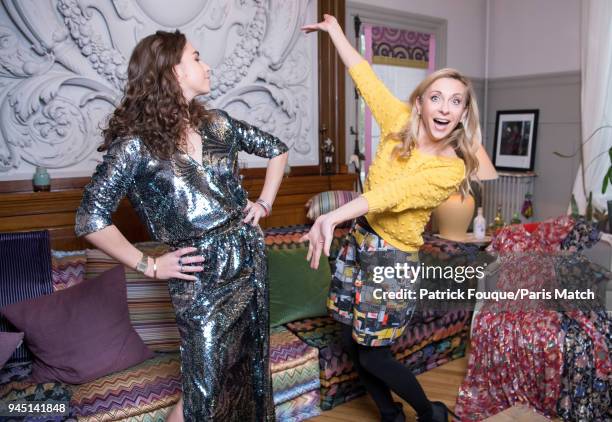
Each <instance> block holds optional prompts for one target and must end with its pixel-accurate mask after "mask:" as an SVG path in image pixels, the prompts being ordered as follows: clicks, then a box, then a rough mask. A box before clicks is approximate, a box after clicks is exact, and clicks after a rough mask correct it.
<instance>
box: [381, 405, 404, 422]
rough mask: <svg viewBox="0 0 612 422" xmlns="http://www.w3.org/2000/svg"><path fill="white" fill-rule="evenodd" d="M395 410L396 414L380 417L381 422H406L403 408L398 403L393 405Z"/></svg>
mask: <svg viewBox="0 0 612 422" xmlns="http://www.w3.org/2000/svg"><path fill="white" fill-rule="evenodd" d="M393 404H394V405H395V408H396V412H395V413H394V414H393V415H384V414H383V415H382V419H381V422H406V417H405V416H404V406H403V405H402V404H401V403H399V402H394V403H393Z"/></svg>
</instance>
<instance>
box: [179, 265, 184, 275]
mask: <svg viewBox="0 0 612 422" xmlns="http://www.w3.org/2000/svg"><path fill="white" fill-rule="evenodd" d="M182 272H183V264H181V268H180V269H179V273H182Z"/></svg>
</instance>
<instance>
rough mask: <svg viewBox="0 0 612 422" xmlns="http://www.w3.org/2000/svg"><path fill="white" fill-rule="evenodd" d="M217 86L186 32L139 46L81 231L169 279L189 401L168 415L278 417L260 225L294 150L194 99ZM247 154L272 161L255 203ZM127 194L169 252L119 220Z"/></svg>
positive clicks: (89, 189) (81, 213)
mask: <svg viewBox="0 0 612 422" xmlns="http://www.w3.org/2000/svg"><path fill="white" fill-rule="evenodd" d="M208 92H210V82H209V67H208V65H206V64H205V63H203V62H201V61H200V60H199V53H198V52H197V51H196V50H195V49H194V48H193V46H192V45H191V43H189V42H188V41H187V39H186V38H185V35H183V34H181V33H180V32H178V31H176V32H174V33H171V32H163V31H158V32H156V33H155V34H153V35H150V36H148V37H146V38H144V39H142V40H141V41H140V42H139V43H138V45H137V46H136V47H135V49H134V51H133V53H132V56H131V58H130V62H129V66H128V81H127V84H126V86H125V92H124V96H123V99H122V100H121V103H120V104H119V106H118V107H117V109H116V110H115V111H114V113H113V114H112V116H111V118H110V120H109V122H108V127H107V128H106V129H105V130H104V132H103V134H104V143H103V145H102V146H101V147H100V150H101V151H106V154H105V155H104V158H103V161H102V163H101V164H99V165H98V167H97V168H96V171H95V173H94V174H93V176H92V179H91V182H90V183H89V184H88V185H87V186H86V187H85V191H84V194H83V200H82V202H81V206H80V208H79V210H78V212H77V217H76V232H77V234H78V235H79V236H85V238H86V239H87V240H88V241H89V242H91V243H92V244H93V245H95V246H96V247H97V248H99V249H101V250H102V251H104V252H106V253H107V254H109V255H110V256H112V257H113V258H115V259H117V260H118V261H120V262H121V263H123V264H125V265H127V266H129V267H132V268H136V269H137V270H139V271H141V272H143V273H144V274H145V275H147V276H148V277H151V278H156V279H161V280H168V288H169V291H170V295H171V297H172V303H173V305H174V309H175V313H176V321H177V325H178V327H179V331H180V334H181V370H182V382H183V399H182V400H181V402H179V405H177V406H176V407H175V409H174V410H173V412H172V413H171V415H170V416H169V419H171V420H182V419H183V417H184V419H185V420H190V421H233V420H240V421H269V420H274V404H273V402H272V387H271V379H270V371H269V367H268V361H269V359H268V347H269V345H268V342H269V328H268V291H267V285H266V271H267V268H266V259H265V249H264V242H263V236H262V232H261V229H260V228H259V227H258V225H257V223H258V221H259V219H260V218H262V217H265V216H267V215H269V213H270V211H271V207H272V203H273V202H274V199H275V197H276V193H277V191H278V187H279V185H280V182H281V179H282V176H283V170H284V167H285V163H286V160H287V146H286V145H285V144H284V143H282V142H281V141H280V140H278V139H277V138H275V137H273V136H272V135H270V134H268V133H265V132H263V131H261V130H259V129H257V128H256V127H253V126H250V125H248V124H247V123H245V122H242V121H239V120H235V119H232V118H231V117H230V116H229V115H228V114H227V113H225V112H224V111H221V110H207V109H206V108H205V107H204V105H203V104H202V103H200V102H199V101H197V100H196V97H197V96H199V95H203V94H207V93H208ZM239 151H246V152H248V153H252V154H256V155H259V156H262V157H268V158H270V161H269V163H268V169H267V173H266V179H265V183H264V187H263V190H262V193H261V196H260V198H259V199H258V200H257V201H256V202H255V203H253V202H250V201H248V200H247V194H246V192H245V191H244V189H243V188H242V186H241V185H240V177H239V173H238V165H237V156H238V152H239ZM126 195H127V196H128V198H129V199H130V201H131V203H132V205H133V206H134V208H135V209H136V211H137V212H138V214H139V215H140V217H141V219H142V220H143V222H144V223H145V224H146V226H147V228H148V230H149V233H150V234H151V237H152V238H153V239H154V240H156V241H159V242H163V243H165V244H167V245H168V246H169V247H170V252H168V253H166V254H165V255H162V256H160V257H158V258H151V257H148V256H146V255H144V254H142V253H141V252H140V251H139V250H138V249H136V248H135V247H134V246H133V245H132V244H131V243H130V242H128V241H127V239H126V238H125V237H124V236H123V235H122V234H121V233H120V232H119V230H118V229H117V227H115V226H114V225H113V224H112V222H111V213H112V212H114V211H115V209H116V208H117V205H118V204H119V202H120V200H121V199H122V198H123V197H124V196H126Z"/></svg>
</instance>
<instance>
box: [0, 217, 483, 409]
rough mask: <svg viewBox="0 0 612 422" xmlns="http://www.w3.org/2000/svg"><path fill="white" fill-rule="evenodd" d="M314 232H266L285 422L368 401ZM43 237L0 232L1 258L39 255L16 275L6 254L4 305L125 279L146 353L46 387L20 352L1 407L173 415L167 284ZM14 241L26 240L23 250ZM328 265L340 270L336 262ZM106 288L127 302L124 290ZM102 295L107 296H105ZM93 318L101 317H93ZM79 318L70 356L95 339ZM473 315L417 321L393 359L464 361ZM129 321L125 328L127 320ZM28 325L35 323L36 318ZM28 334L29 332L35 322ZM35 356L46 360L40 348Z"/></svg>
mask: <svg viewBox="0 0 612 422" xmlns="http://www.w3.org/2000/svg"><path fill="white" fill-rule="evenodd" d="M307 228H308V227H307V226H291V227H286V228H275V229H268V230H267V231H266V238H265V240H266V245H267V247H268V259H269V267H270V302H271V320H272V323H271V325H272V327H271V348H270V359H271V368H272V378H273V389H274V402H275V405H276V416H277V420H279V421H299V420H305V419H308V418H311V417H313V416H315V415H317V414H319V413H320V412H321V410H327V409H331V408H333V407H334V406H336V405H338V404H340V403H343V402H345V401H347V400H350V399H352V398H354V397H356V396H358V395H361V394H363V393H364V391H363V388H362V387H361V386H360V385H359V383H358V380H357V373H356V372H355V371H354V370H353V369H352V364H351V363H350V361H349V359H348V355H347V354H346V353H345V352H344V351H343V350H342V347H341V346H340V342H339V340H338V337H337V335H336V334H337V332H338V329H339V326H338V324H337V323H336V322H334V321H333V320H331V319H330V318H328V317H327V316H325V315H326V310H325V302H324V300H325V297H326V293H327V288H328V286H329V280H330V274H331V273H330V268H329V267H328V266H325V265H322V266H320V268H319V270H318V271H317V272H314V271H311V270H310V269H309V268H308V266H307V262H306V261H305V259H304V258H305V255H306V250H307V249H306V247H305V244H302V243H300V242H299V238H300V237H301V236H302V235H303V234H304V233H305V232H306V230H307ZM347 230H348V229H347V228H341V229H337V232H336V240H335V242H334V245H335V246H336V248H337V246H338V244H339V242H340V239H341V238H342V236H343V235H344V234H345V233H346V232H347ZM2 236H4V237H2ZM38 236H39V239H38V240H36V241H35V243H36V245H37V246H36V247H35V248H32V247H31V246H32V243H31V242H32V240H31V239H30V240H28V239H27V237H28V235H25V240H24V236H21V237H19V236H18V234H12V235H11V236H8V237H9V238H10V239H9V240H13V241H14V242H13V243H10V244H9V243H6V242H8V241H7V236H5V235H3V234H0V242H4V243H3V244H2V250H3V251H6V250H7V249H10V250H12V251H16V248H17V247H18V246H19V247H24V248H26V249H27V250H30V251H31V254H32V255H33V256H34V255H35V256H36V257H37V258H36V262H37V263H33V262H34V261H32V260H31V259H30V258H31V257H29V258H28V259H29V261H25V262H27V264H23V265H22V267H21V268H15V265H14V264H15V263H16V262H15V261H13V262H12V264H13V266H12V267H11V270H10V271H8V270H7V266H6V263H5V261H4V260H7V259H9V258H10V259H13V258H14V257H12V256H11V257H7V256H6V254H4V253H3V252H0V268H1V270H0V273H3V275H0V281H1V282H2V283H3V284H0V300H2V301H1V302H0V306H3V305H8V304H9V303H17V304H18V303H19V302H20V301H23V300H24V299H26V300H27V299H29V298H36V297H38V298H39V299H40V298H41V297H44V296H53V295H58V294H61V293H64V294H66V293H67V292H70V290H71V289H78V287H79V286H80V285H82V286H88V283H95V282H96V281H97V282H98V283H99V282H100V281H101V280H106V281H107V282H108V279H109V278H114V279H117V278H119V279H120V281H121V282H122V281H123V279H125V284H123V285H124V286H127V289H126V290H123V295H124V296H123V297H124V299H123V300H124V302H125V303H124V307H123V308H121V306H117V309H115V310H114V311H113V312H114V313H118V314H120V313H121V312H122V311H121V309H125V307H127V310H126V312H127V316H126V318H127V319H129V327H125V326H124V327H123V330H124V331H126V332H127V333H128V334H126V338H130V339H131V340H135V338H134V336H133V335H132V334H131V332H130V330H133V332H135V333H136V334H137V336H136V337H137V339H142V343H144V345H146V347H144V346H141V345H139V344H138V342H137V341H133V345H132V346H133V349H135V352H134V353H132V354H131V355H130V358H131V359H133V360H139V363H136V364H134V361H131V362H123V365H120V366H124V367H120V368H117V370H115V371H113V372H110V373H105V374H103V375H99V376H96V369H95V368H92V366H93V365H94V364H95V363H96V362H97V361H102V362H103V363H105V364H108V363H109V362H107V361H105V360H104V357H103V356H98V357H97V359H94V360H90V361H89V362H85V365H83V366H81V367H80V368H85V370H84V372H86V374H85V376H91V375H94V376H96V377H95V378H94V379H85V380H83V381H84V383H78V384H77V383H67V382H57V381H55V382H44V381H45V379H43V378H39V379H38V381H40V383H35V382H32V379H30V378H29V377H30V374H31V373H34V372H38V373H39V374H41V372H40V371H37V365H38V366H40V362H38V360H39V359H37V358H36V357H35V358H34V364H32V363H31V359H32V357H31V355H26V354H22V355H20V356H18V357H17V359H15V356H16V355H15V354H13V359H12V361H9V364H8V365H6V366H5V367H4V368H3V369H2V370H1V371H0V400H4V401H9V400H18V399H19V400H30V401H31V400H41V399H45V398H46V399H47V400H57V401H63V400H65V401H69V402H70V414H71V416H72V417H78V419H79V420H85V421H89V420H91V421H94V420H95V421H102V420H120V419H127V420H132V421H162V420H164V417H165V415H166V414H167V412H168V410H169V409H170V408H171V406H172V405H173V404H174V403H176V401H177V400H178V398H179V396H180V389H181V384H180V364H179V361H180V358H179V353H178V347H179V336H178V331H177V329H176V326H175V325H174V322H173V320H174V314H173V311H172V305H171V303H170V298H169V296H168V292H167V289H166V284H165V282H163V281H155V280H150V279H144V278H143V276H142V275H141V274H139V273H137V272H135V271H133V270H131V269H128V268H125V269H124V268H123V267H122V266H120V267H117V263H116V262H114V261H113V260H112V259H110V258H109V257H107V256H106V255H105V254H103V253H102V252H100V251H98V250H91V249H90V250H86V251H72V252H69V251H50V250H49V248H48V246H47V248H46V249H45V248H44V247H43V246H41V245H43V244H44V242H45V232H39V234H38ZM16 238H19V239H18V241H17V243H15V239H16ZM19 242H21V243H19ZM24 242H25V243H24ZM29 242H30V243H29ZM136 246H137V247H139V248H140V249H141V250H143V251H146V252H147V253H149V254H151V255H155V254H160V253H163V246H161V245H159V244H155V243H150V242H149V243H140V244H137V245H136ZM429 247H430V248H432V247H433V248H438V247H439V245H436V244H435V242H433V243H430V244H429ZM330 261H331V263H332V264H333V254H332V257H330ZM22 263H23V262H22ZM47 272H48V274H42V273H47ZM9 273H10V274H9ZM7 278H10V279H12V280H18V279H20V280H21V281H22V282H23V283H21V284H19V285H16V283H14V282H13V283H10V286H9V285H8V284H7V283H4V281H5V280H6V279H7ZM92 285H93V284H92ZM33 286H34V287H35V288H34V287H33ZM9 290H10V291H11V292H10V293H9ZM87 290H91V289H87ZM107 290H113V291H115V294H121V291H120V289H107ZM117 291H119V293H117ZM81 294H82V293H81ZM96 294H100V295H102V293H100V292H98V293H96ZM104 294H105V293H104ZM76 296H79V295H76ZM100 300H103V299H102V298H100ZM60 302H61V301H60ZM60 302H58V303H60ZM61 303H63V304H64V307H65V308H66V309H69V310H70V311H74V312H76V311H77V309H76V308H78V306H77V305H70V303H69V301H68V300H66V301H64V302H61ZM125 304H127V306H125ZM11 306H13V305H11ZM11 306H9V307H8V308H10V307H11ZM45 306H46V307H41V308H44V309H45V312H50V313H53V312H52V310H51V309H50V308H49V306H50V305H49V304H48V303H47V304H46V305H45ZM71 306H73V308H71ZM109 306H110V304H109ZM24 308H25V307H22V309H21V312H22V314H25V317H24V318H25V319H26V320H27V319H28V318H27V314H28V312H24V311H23V309H24ZM2 309H3V310H5V309H6V308H2ZM14 313H19V312H14ZM14 313H13V314H14ZM56 313H57V312H56ZM89 313H90V314H91V313H94V309H91V310H90V312H89ZM13 314H11V315H10V316H13ZM60 314H61V312H60ZM76 315H77V314H74V315H68V316H66V315H63V317H64V319H67V320H68V321H72V322H71V324H67V326H66V327H65V329H61V328H62V327H60V330H59V332H58V333H57V334H56V335H57V336H60V335H61V336H65V338H64V340H62V341H64V342H67V343H72V345H71V347H72V348H73V349H72V350H74V342H75V341H76V339H75V338H74V337H77V336H78V335H82V333H83V332H87V327H84V326H83V324H76V326H75V324H74V323H75V321H74V319H75V318H76ZM22 317H23V315H22ZM470 317H471V314H470V313H469V312H465V311H454V312H448V313H435V312H427V313H420V314H415V317H414V318H413V321H412V322H411V325H410V327H409V329H407V330H406V331H405V333H404V335H403V336H402V338H400V340H399V341H398V342H397V343H396V344H395V345H394V352H395V353H396V356H397V357H398V358H399V359H400V360H401V361H403V362H404V363H405V364H407V365H409V366H410V367H411V368H413V370H414V371H415V372H416V373H420V372H423V371H425V370H428V369H431V368H434V367H436V366H438V365H440V364H442V363H445V362H447V361H449V360H451V359H455V358H458V357H462V356H464V354H465V347H466V340H467V334H468V329H469V321H470ZM40 318H41V320H45V324H47V323H49V321H47V320H48V319H49V318H48V317H46V316H45V317H42V316H40ZM53 318H56V319H57V321H56V324H61V321H62V315H59V316H55V317H53ZM79 318H81V317H79ZM51 319H52V318H51ZM89 319H91V320H92V324H93V323H95V324H98V325H97V326H96V327H98V328H97V330H98V331H97V332H100V330H103V328H104V324H103V323H101V322H100V321H96V318H95V316H94V315H89V317H88V320H89ZM122 323H124V325H125V320H124V321H123V322H122ZM21 324H24V323H23V321H18V325H21ZM29 324H32V320H31V319H30V321H29ZM23 326H25V327H26V329H28V328H27V327H28V324H25V325H23ZM7 327H8V326H7ZM132 327H133V328H132ZM55 328H58V327H57V326H56V327H55ZM7 330H11V331H18V329H16V328H15V327H8V328H3V329H2V331H7ZM68 330H70V331H68ZM36 335H38V336H39V337H40V336H41V334H40V333H38V334H31V333H28V331H26V332H25V344H26V345H30V342H31V341H30V337H32V338H33V339H35V340H36V341H40V339H38V338H37V337H36ZM13 336H14V335H13ZM42 337H44V336H42ZM55 341H58V339H55ZM79 341H82V342H83V343H81V345H80V346H77V348H78V347H82V348H83V349H84V350H89V352H88V353H91V347H93V346H92V344H88V340H83V339H81V340H79ZM96 341H100V339H93V340H91V342H92V343H95V342H96ZM43 348H44V347H43ZM68 348H69V347H68V346H67V349H68ZM34 349H36V347H35V348H34ZM98 350H99V354H100V355H103V354H104V353H105V352H107V350H106V348H105V347H100V346H98ZM33 351H34V352H35V353H39V354H41V356H45V351H42V352H41V348H39V349H36V350H33ZM47 352H48V351H47ZM79 358H81V360H82V358H83V356H78V354H77V356H76V357H75V356H72V357H71V359H76V360H77V361H78V360H79ZM53 359H55V360H56V361H58V360H59V361H61V360H62V359H64V357H63V356H59V357H58V356H51V359H50V360H49V361H53ZM66 359H67V358H66ZM111 360H112V359H111ZM82 363H83V362H80V363H79V364H82ZM88 363H90V364H91V365H88ZM116 363H117V362H116V361H112V362H110V364H108V365H106V367H107V369H108V368H113V365H114V364H116ZM120 363H121V362H120ZM126 364H129V365H126ZM69 369H70V368H60V371H61V370H63V371H64V374H63V375H64V376H65V375H66V374H65V373H68V372H70V371H69ZM78 376H79V375H78V374H77V375H75V377H77V378H78ZM75 379H76V378H75ZM35 380H36V379H35Z"/></svg>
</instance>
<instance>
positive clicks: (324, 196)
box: [306, 190, 360, 221]
mask: <svg viewBox="0 0 612 422" xmlns="http://www.w3.org/2000/svg"><path fill="white" fill-rule="evenodd" d="M359 195H360V194H359V192H353V191H350V190H333V191H327V192H321V193H318V194H316V195H315V196H313V197H312V198H310V199H309V200H308V202H306V207H307V208H308V212H307V213H306V217H308V218H309V219H310V220H312V221H314V220H316V219H317V217H319V216H320V215H323V214H327V213H328V212H330V211H333V210H335V209H336V208H340V207H341V206H342V205H344V204H346V203H349V202H351V201H352V200H353V199H355V198H357V197H358V196H359Z"/></svg>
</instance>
